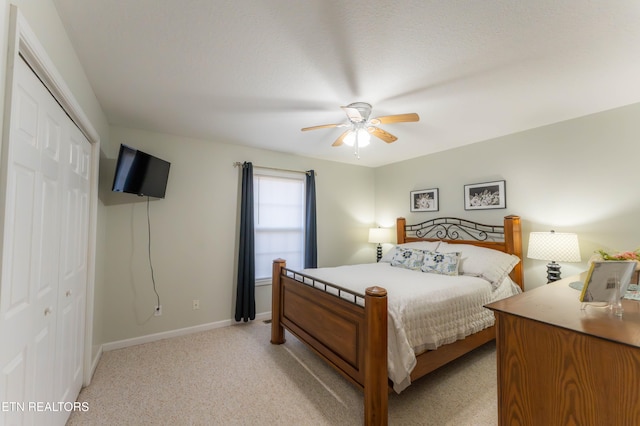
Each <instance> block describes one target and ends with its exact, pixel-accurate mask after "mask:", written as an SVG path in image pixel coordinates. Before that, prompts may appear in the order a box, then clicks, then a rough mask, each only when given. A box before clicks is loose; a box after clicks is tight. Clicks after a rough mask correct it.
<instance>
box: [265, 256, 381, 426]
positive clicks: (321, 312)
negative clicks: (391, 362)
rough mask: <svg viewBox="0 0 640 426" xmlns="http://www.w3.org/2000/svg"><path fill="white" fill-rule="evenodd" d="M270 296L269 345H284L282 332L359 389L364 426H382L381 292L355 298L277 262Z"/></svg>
mask: <svg viewBox="0 0 640 426" xmlns="http://www.w3.org/2000/svg"><path fill="white" fill-rule="evenodd" d="M301 280H302V281H304V282H301ZM272 291H273V297H272V325H271V343H274V344H282V343H284V341H285V339H284V329H285V328H286V329H287V330H288V331H290V332H291V333H293V334H294V335H295V336H296V337H297V338H298V339H300V340H301V341H303V342H304V343H305V344H307V346H309V347H310V348H311V349H313V350H314V351H315V352H316V353H317V354H318V355H319V356H320V357H322V358H324V359H325V361H327V362H328V364H329V365H331V366H332V367H333V368H335V369H336V370H337V371H338V372H340V373H341V374H342V375H344V376H345V377H346V378H347V379H349V380H350V381H351V382H352V383H354V384H355V385H357V386H359V387H361V388H362V389H363V391H364V400H365V401H364V404H365V407H364V415H365V424H366V425H386V424H387V403H388V378H387V292H386V290H385V289H383V288H380V287H370V288H367V290H366V293H365V294H364V295H362V294H358V293H354V292H352V291H349V290H345V289H342V288H340V287H337V286H334V285H331V284H329V283H325V282H322V281H319V280H316V279H313V278H312V277H308V276H305V275H303V274H300V273H297V272H294V271H290V270H288V269H286V263H285V261H284V260H282V259H277V260H275V261H274V263H273V289H272Z"/></svg>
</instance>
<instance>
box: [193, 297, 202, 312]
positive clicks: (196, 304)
mask: <svg viewBox="0 0 640 426" xmlns="http://www.w3.org/2000/svg"><path fill="white" fill-rule="evenodd" d="M196 309H200V300H198V299H193V310H194V311H195V310H196Z"/></svg>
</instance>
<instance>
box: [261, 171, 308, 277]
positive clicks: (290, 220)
mask: <svg viewBox="0 0 640 426" xmlns="http://www.w3.org/2000/svg"><path fill="white" fill-rule="evenodd" d="M304 192H305V179H304V175H301V174H299V173H286V172H277V171H272V170H265V169H257V170H254V174H253V193H254V197H255V198H254V215H255V217H254V227H255V256H256V282H258V281H260V280H269V279H270V278H271V270H272V265H273V260H274V259H277V258H282V259H285V260H286V261H287V267H288V268H292V269H302V268H303V267H304V223H305V220H304V206H305V198H304V197H305V194H304ZM268 283H270V281H266V282H265V281H263V282H261V283H259V284H268Z"/></svg>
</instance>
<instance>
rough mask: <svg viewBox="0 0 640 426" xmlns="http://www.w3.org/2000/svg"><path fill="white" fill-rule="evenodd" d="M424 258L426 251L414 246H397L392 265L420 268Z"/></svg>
mask: <svg viewBox="0 0 640 426" xmlns="http://www.w3.org/2000/svg"><path fill="white" fill-rule="evenodd" d="M423 259H424V251H423V250H418V249H412V248H407V249H405V248H401V247H396V252H395V253H394V254H393V258H392V259H391V266H399V267H400V268H406V269H413V270H419V269H420V267H421V266H422V260H423Z"/></svg>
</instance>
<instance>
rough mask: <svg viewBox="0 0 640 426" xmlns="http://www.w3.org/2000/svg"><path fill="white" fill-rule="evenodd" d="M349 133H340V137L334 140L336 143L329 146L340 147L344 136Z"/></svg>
mask: <svg viewBox="0 0 640 426" xmlns="http://www.w3.org/2000/svg"><path fill="white" fill-rule="evenodd" d="M350 131H351V130H347V131H346V132H344V133H342V134H341V135H340V137H339V138H338V139H336V141H335V142H334V143H332V144H331V146H340V145H342V142H343V141H344V138H345V136H347V135H348V134H349V132H350Z"/></svg>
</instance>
